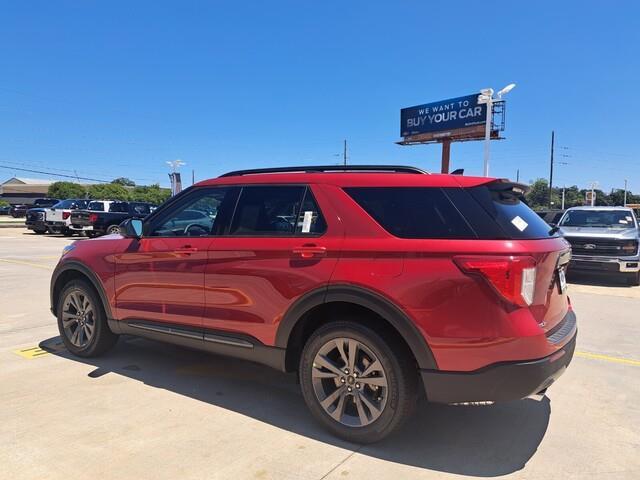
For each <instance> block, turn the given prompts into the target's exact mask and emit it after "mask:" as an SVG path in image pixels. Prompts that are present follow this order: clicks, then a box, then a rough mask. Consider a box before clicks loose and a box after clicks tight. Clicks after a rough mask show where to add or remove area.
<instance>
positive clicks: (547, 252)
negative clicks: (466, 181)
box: [450, 180, 571, 332]
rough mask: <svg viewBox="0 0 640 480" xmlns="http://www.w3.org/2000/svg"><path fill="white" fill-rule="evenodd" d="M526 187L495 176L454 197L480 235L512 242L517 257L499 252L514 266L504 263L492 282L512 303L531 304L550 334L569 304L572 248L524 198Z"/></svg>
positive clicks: (535, 316)
mask: <svg viewBox="0 0 640 480" xmlns="http://www.w3.org/2000/svg"><path fill="white" fill-rule="evenodd" d="M527 188H528V187H526V186H524V185H520V184H517V183H513V182H509V181H506V180H494V181H491V182H488V183H485V184H482V185H479V186H473V187H468V188H463V189H462V190H457V189H455V190H456V191H454V192H452V193H451V194H450V198H451V200H452V201H453V203H454V204H455V206H456V207H457V208H458V209H459V210H460V212H461V213H462V214H463V215H464V217H465V219H466V220H467V221H468V222H469V223H470V225H471V227H472V228H473V230H474V231H475V232H476V234H477V235H478V237H479V238H481V239H496V240H504V239H508V240H512V241H513V243H512V244H511V246H512V248H513V255H506V256H505V255H502V254H501V255H499V256H498V258H500V257H503V258H504V257H507V258H509V257H511V259H512V260H511V267H505V268H506V269H505V270H504V271H503V272H501V273H499V274H498V276H496V277H495V278H494V279H490V281H491V282H492V283H495V282H498V284H499V285H498V286H497V289H498V290H505V291H506V292H507V294H506V295H507V296H508V297H512V298H508V299H507V300H508V301H510V302H511V303H515V304H516V305H518V306H521V307H527V308H529V310H530V311H531V313H532V315H533V317H534V318H535V320H536V321H537V322H538V325H539V326H540V328H542V329H543V330H544V331H545V332H551V331H552V330H553V329H554V327H556V326H558V324H559V323H560V322H561V321H562V320H563V319H564V318H565V316H566V314H567V311H568V310H569V308H570V304H569V299H568V297H567V293H566V280H565V274H566V268H567V266H568V263H569V259H570V257H571V248H570V245H569V244H568V243H567V242H566V241H565V240H564V239H562V238H561V237H560V236H559V235H558V234H557V232H555V231H554V229H551V227H550V226H549V225H548V224H547V223H546V222H545V221H544V220H542V219H541V218H540V217H539V216H538V215H537V214H536V213H535V212H533V211H532V210H531V209H530V208H529V207H528V206H527V204H526V203H525V201H524V193H525V192H526V189H527ZM507 263H509V262H507ZM483 268H485V269H486V268H487V267H486V266H484V267H483ZM490 268H491V267H490ZM490 268H489V269H490ZM509 268H510V269H509ZM487 271H489V270H487ZM500 274H503V275H506V278H505V277H501V276H500ZM490 275H491V274H490ZM516 277H518V278H516ZM509 281H514V282H516V283H508V282H509ZM500 282H502V283H500ZM505 282H507V283H505ZM494 287H496V285H494ZM509 288H511V290H508V289H509ZM503 293H504V292H503ZM503 296H504V294H503Z"/></svg>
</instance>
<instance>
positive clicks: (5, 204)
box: [0, 200, 11, 207]
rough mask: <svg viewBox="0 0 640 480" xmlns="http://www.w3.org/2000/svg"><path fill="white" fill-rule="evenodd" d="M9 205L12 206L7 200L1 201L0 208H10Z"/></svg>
mask: <svg viewBox="0 0 640 480" xmlns="http://www.w3.org/2000/svg"><path fill="white" fill-rule="evenodd" d="M9 205H11V204H10V203H9V202H7V201H6V200H0V207H8V206H9Z"/></svg>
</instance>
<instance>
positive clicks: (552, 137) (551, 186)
mask: <svg viewBox="0 0 640 480" xmlns="http://www.w3.org/2000/svg"><path fill="white" fill-rule="evenodd" d="M555 136H556V132H554V131H553V130H551V168H550V169H549V208H551V191H552V189H553V146H554V142H555Z"/></svg>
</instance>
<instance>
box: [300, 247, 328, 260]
mask: <svg viewBox="0 0 640 480" xmlns="http://www.w3.org/2000/svg"><path fill="white" fill-rule="evenodd" d="M293 253H294V255H298V256H300V257H302V258H313V257H324V256H325V255H326V254H327V249H326V247H317V246H315V245H309V246H306V245H303V246H302V247H298V248H294V249H293Z"/></svg>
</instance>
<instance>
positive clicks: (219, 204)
mask: <svg viewBox="0 0 640 480" xmlns="http://www.w3.org/2000/svg"><path fill="white" fill-rule="evenodd" d="M236 191H237V188H234V187H213V188H200V189H197V190H195V191H193V192H192V193H191V194H190V195H189V196H188V197H186V198H185V199H184V200H183V201H182V202H181V203H180V204H179V205H177V206H176V207H175V208H173V209H172V210H171V211H170V212H168V213H167V215H165V216H163V217H161V218H160V219H158V223H157V224H156V225H155V226H152V231H151V232H150V235H151V236H154V237H206V236H210V235H220V234H222V233H223V230H224V227H225V224H226V223H228V219H227V218H225V217H228V214H225V213H224V212H229V211H232V210H233V205H234V203H235V197H236V195H235V194H234V193H233V192H236Z"/></svg>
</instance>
